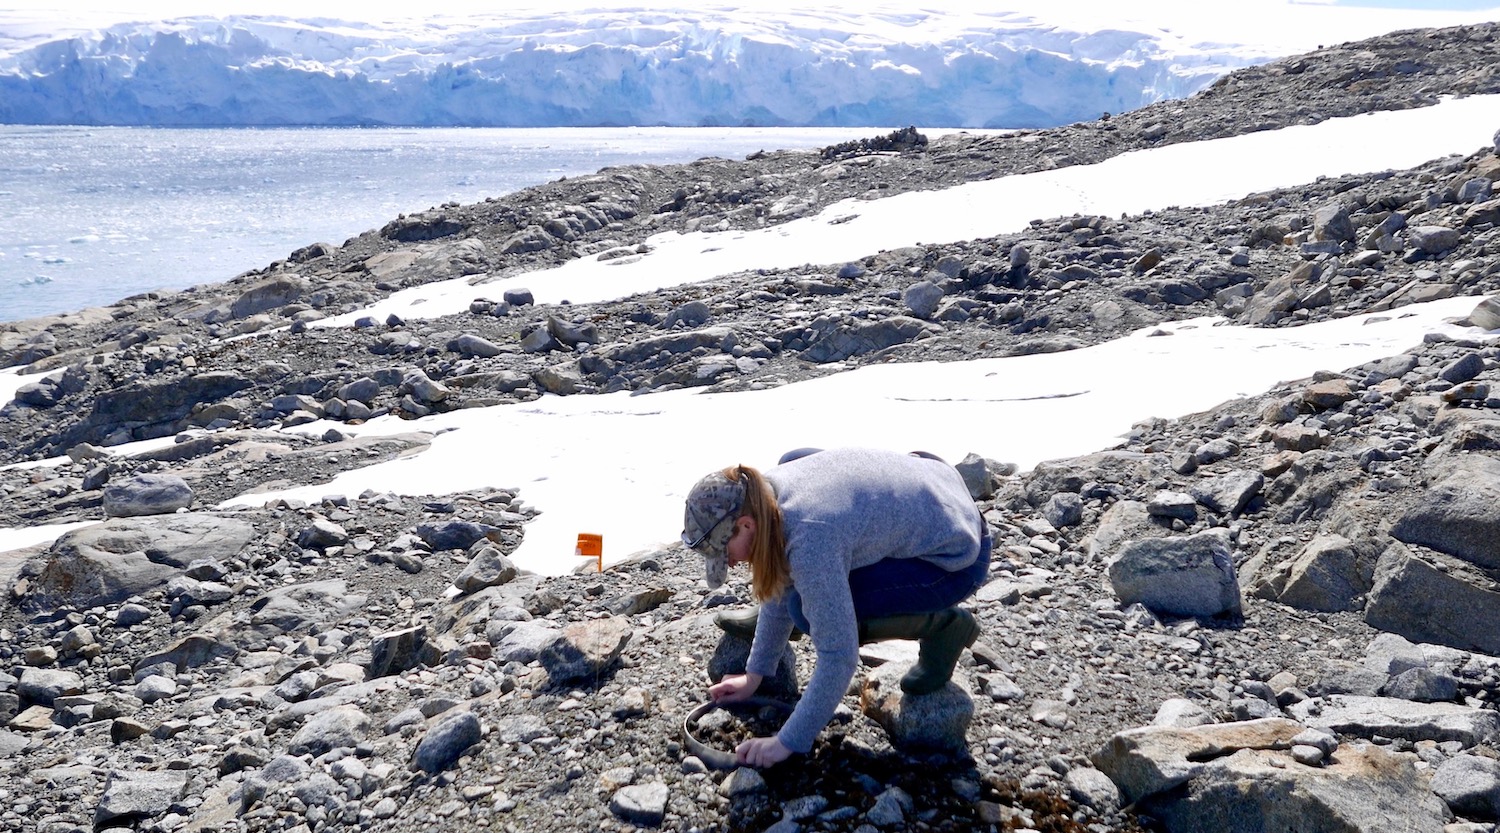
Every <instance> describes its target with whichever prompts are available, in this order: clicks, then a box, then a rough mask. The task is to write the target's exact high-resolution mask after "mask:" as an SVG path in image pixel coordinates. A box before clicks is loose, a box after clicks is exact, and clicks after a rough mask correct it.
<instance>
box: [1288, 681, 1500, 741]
mask: <svg viewBox="0 0 1500 833" xmlns="http://www.w3.org/2000/svg"><path fill="white" fill-rule="evenodd" d="M1287 712H1288V713H1289V714H1291V715H1292V716H1293V717H1295V718H1296V719H1297V720H1300V721H1302V722H1303V723H1304V724H1306V725H1308V726H1312V727H1315V728H1318V729H1326V730H1328V731H1330V732H1336V733H1338V734H1341V735H1347V736H1350V737H1358V738H1374V737H1375V736H1376V735H1380V736H1382V737H1387V738H1404V739H1406V740H1409V741H1412V742H1413V743H1416V742H1418V741H1424V740H1430V741H1434V742H1437V743H1442V742H1444V741H1458V742H1459V743H1462V744H1463V745H1464V746H1473V745H1475V744H1478V743H1495V742H1496V741H1500V712H1495V711H1491V710H1488V709H1476V708H1473V707H1472V706H1461V705H1459V704H1457V703H1413V702H1411V701H1409V700H1398V699H1396V698H1393V697H1357V696H1354V695H1345V694H1335V695H1331V696H1329V697H1324V698H1319V699H1316V700H1304V701H1302V702H1301V703H1293V704H1292V705H1290V706H1288V707H1287Z"/></svg>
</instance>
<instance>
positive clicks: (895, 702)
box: [859, 662, 974, 752]
mask: <svg viewBox="0 0 1500 833" xmlns="http://www.w3.org/2000/svg"><path fill="white" fill-rule="evenodd" d="M908 670H910V666H909V665H908V664H906V663H898V662H888V663H886V664H884V665H881V666H880V667H878V668H876V669H875V670H873V671H871V672H870V674H869V675H868V676H867V677H866V678H865V682H864V687H863V688H862V689H861V691H860V697H859V702H860V708H861V709H863V711H864V713H865V714H866V715H867V716H868V717H869V718H870V719H871V720H874V721H875V722H876V723H879V724H880V726H881V728H883V729H885V732H886V734H887V735H888V736H889V737H890V739H891V745H892V746H894V747H895V748H897V749H901V750H906V751H912V752H920V751H923V750H929V751H930V750H946V751H958V750H962V749H967V748H968V732H969V724H970V723H971V722H972V721H973V719H974V699H973V698H972V697H970V696H969V694H968V692H967V690H966V688H965V687H961V686H960V685H959V684H958V683H956V682H954V681H953V680H949V681H948V683H947V685H945V686H943V687H942V688H940V689H938V690H937V691H934V692H932V693H931V694H922V695H912V694H907V693H906V692H904V691H902V690H901V678H902V676H904V675H905V674H906V672H907V671H908Z"/></svg>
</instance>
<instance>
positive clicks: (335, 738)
mask: <svg viewBox="0 0 1500 833" xmlns="http://www.w3.org/2000/svg"><path fill="white" fill-rule="evenodd" d="M369 729H370V716H369V715H367V714H365V713H364V712H363V711H361V710H360V709H359V707H357V706H348V705H345V706H334V707H333V708H331V709H327V710H325V711H322V712H319V713H317V714H315V715H313V716H312V717H309V718H308V719H307V721H306V722H305V723H303V724H302V728H300V729H298V730H297V734H295V735H293V736H292V740H291V743H290V744H289V745H288V746H287V751H288V752H290V753H291V754H293V755H322V754H323V753H325V752H329V751H332V750H334V749H345V748H353V747H354V746H357V745H358V744H359V742H360V741H362V740H364V739H365V735H366V734H368V732H369Z"/></svg>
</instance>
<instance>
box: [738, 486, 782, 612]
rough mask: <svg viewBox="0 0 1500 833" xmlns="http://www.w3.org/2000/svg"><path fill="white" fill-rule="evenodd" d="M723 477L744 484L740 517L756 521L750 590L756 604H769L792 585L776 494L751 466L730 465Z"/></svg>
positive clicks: (752, 546) (752, 545)
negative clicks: (768, 602)
mask: <svg viewBox="0 0 1500 833" xmlns="http://www.w3.org/2000/svg"><path fill="white" fill-rule="evenodd" d="M724 476H725V477H727V478H729V479H730V480H743V481H744V483H745V503H744V505H743V506H741V507H740V514H741V515H749V516H750V517H751V518H754V519H755V538H754V539H753V540H751V542H750V591H751V593H752V594H753V595H754V596H755V599H756V601H760V602H765V601H770V600H772V599H775V598H776V597H778V596H780V595H781V594H782V593H783V592H785V591H786V589H787V588H788V587H790V586H791V584H792V567H791V563H790V562H788V561H787V557H786V530H785V528H784V526H783V524H782V519H781V506H780V505H778V504H777V503H776V491H775V490H774V489H772V488H771V484H770V483H768V482H767V481H766V479H765V478H764V477H763V476H761V473H760V472H759V471H758V470H756V469H754V468H752V467H750V466H730V467H729V468H727V469H724Z"/></svg>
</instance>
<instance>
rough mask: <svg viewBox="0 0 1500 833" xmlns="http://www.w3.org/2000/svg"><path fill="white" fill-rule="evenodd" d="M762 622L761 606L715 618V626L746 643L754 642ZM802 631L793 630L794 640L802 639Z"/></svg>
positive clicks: (719, 615) (728, 611) (725, 612)
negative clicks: (756, 631)
mask: <svg viewBox="0 0 1500 833" xmlns="http://www.w3.org/2000/svg"><path fill="white" fill-rule="evenodd" d="M759 622H760V606H759V605H757V606H755V607H747V608H744V609H741V610H726V611H724V612H722V613H719V614H718V615H716V616H714V624H715V625H718V626H719V629H720V630H722V631H724V632H725V633H727V634H729V635H731V636H738V637H739V638H740V639H743V640H745V641H746V642H751V641H754V639H755V626H756V625H757V624H759ZM801 638H802V631H799V630H797V629H796V628H792V639H794V640H795V639H801Z"/></svg>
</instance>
